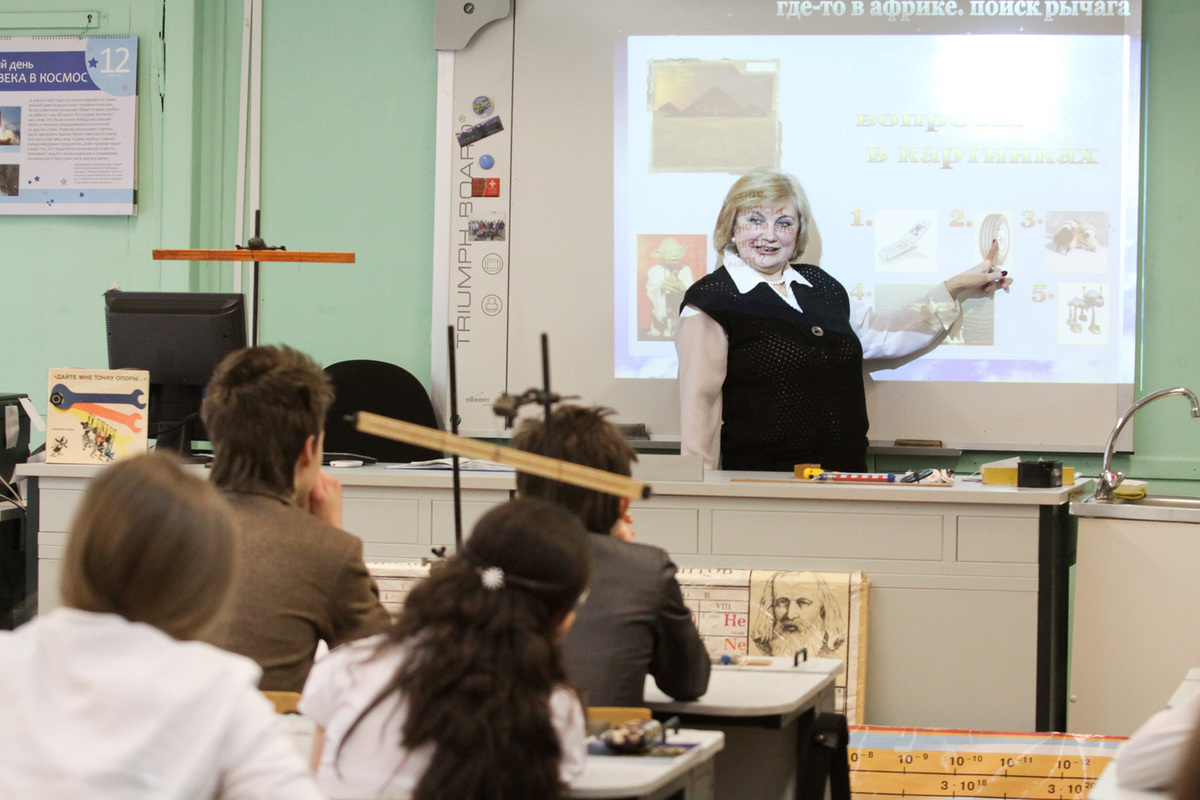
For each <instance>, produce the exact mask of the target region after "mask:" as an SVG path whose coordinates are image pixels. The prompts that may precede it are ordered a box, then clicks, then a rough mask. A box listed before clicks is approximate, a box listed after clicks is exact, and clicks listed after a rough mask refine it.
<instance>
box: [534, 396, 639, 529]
mask: <svg viewBox="0 0 1200 800" xmlns="http://www.w3.org/2000/svg"><path fill="white" fill-rule="evenodd" d="M610 414H612V411H611V410H609V409H606V408H600V407H593V408H584V407H583V406H573V405H560V406H559V407H558V408H556V409H555V410H554V414H553V416H552V417H551V420H552V421H551V430H550V433H551V440H552V442H551V443H552V452H551V453H547V452H546V426H545V424H544V422H543V420H542V419H541V418H534V417H530V418H528V419H526V420H525V421H524V422H523V423H522V424H521V426H520V428H518V429H517V433H516V435H515V436H513V439H512V446H513V447H515V448H517V449H518V450H524V451H526V452H529V453H538V454H539V455H552V456H553V457H554V458H558V459H562V460H563V461H570V462H571V463H573V464H582V465H583V466H585V467H594V468H596V469H602V470H605V471H607V472H615V473H616V474H618V475H629V474H630V464H632V463H633V462H634V461H637V454H636V453H635V452H634V451H633V448H632V447H630V446H629V443H628V442H626V441H625V437H623V436H622V435H621V432H620V431H618V430H617V429H616V428H615V427H613V425H612V423H610V422H609V421H608V420H607V419H605V417H607V416H609V415H610ZM517 491H518V492H520V493H521V495H522V496H523V497H543V498H546V499H550V500H553V501H554V502H556V503H558V504H559V505H561V506H563V507H564V508H566V509H568V510H570V511H571V512H573V513H574V514H575V515H576V516H578V517H579V518H580V520H582V521H583V524H584V526H586V527H587V529H588V530H589V531H594V532H596V533H608V532H609V530H610V529H611V528H612V526H613V525H614V524H615V523H616V521H617V519H618V518H619V517H620V516H621V498H619V497H617V496H615V495H611V494H606V493H604V492H598V491H595V490H594V489H585V488H583V487H581V486H573V485H571V484H566V483H559V482H554V481H550V480H548V479H546V478H542V477H539V476H537V475H530V474H528V473H524V472H518V473H517Z"/></svg>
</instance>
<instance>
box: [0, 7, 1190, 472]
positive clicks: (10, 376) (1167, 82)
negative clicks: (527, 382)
mask: <svg viewBox="0 0 1200 800" xmlns="http://www.w3.org/2000/svg"><path fill="white" fill-rule="evenodd" d="M76 5H77V4H75V3H71V2H68V0H5V2H4V4H3V6H2V8H0V28H3V30H2V31H0V33H3V35H9V36H28V35H70V34H73V33H78V31H66V30H62V29H53V28H37V29H15V28H4V27H3V26H4V18H5V15H6V13H7V12H26V13H29V12H36V13H40V14H44V15H46V16H45V19H46V20H48V22H47V23H46V24H52V22H51V20H52V19H53V14H54V13H55V12H63V11H74V10H77V8H76ZM263 6H264V8H263V25H262V27H263V64H262V72H263V101H262V138H263V157H262V208H263V220H262V224H263V235H264V238H265V239H266V240H267V243H268V244H284V245H286V246H287V247H288V249H291V250H301V249H303V250H349V251H353V252H355V254H356V263H355V264H353V265H311V264H309V265H292V264H267V265H265V267H264V269H263V274H262V283H261V312H262V317H261V328H260V330H261V339H262V341H263V342H267V343H279V342H286V343H288V344H291V345H293V346H295V347H298V348H300V349H302V350H305V351H307V352H309V353H311V354H313V356H314V357H315V358H316V359H317V360H318V361H319V362H321V363H323V364H328V363H332V362H334V361H338V360H342V359H345V358H378V359H382V360H386V361H392V362H395V363H398V364H401V365H403V366H405V367H407V368H408V369H409V370H410V371H411V372H413V373H414V374H415V375H416V376H417V377H418V378H419V379H420V380H421V381H422V382H423V383H424V384H425V385H426V386H429V384H430V379H431V375H430V369H431V368H430V348H431V345H430V329H431V325H432V259H433V243H432V238H431V230H432V224H433V188H434V144H435V142H434V111H435V104H436V89H437V86H436V83H437V73H436V63H437V59H436V53H435V52H434V50H433V48H432V33H433V8H434V0H355V2H353V3H330V2H327V1H325V0H320V1H318V0H286V2H285V0H264V3H263ZM89 8H95V9H97V10H99V11H100V12H101V21H102V26H103V27H101V28H100V29H98V30H95V31H92V32H93V33H98V34H112V35H136V36H138V37H139V43H140V53H141V57H140V63H139V76H138V78H139V121H138V137H139V153H138V168H139V197H138V199H139V213H138V215H137V216H134V217H113V218H106V217H57V218H50V217H24V216H4V217H0V243H2V249H0V252H2V253H3V255H4V266H3V267H2V268H0V275H2V276H3V298H4V300H3V304H4V305H3V309H4V310H3V316H2V319H3V320H4V323H5V327H4V330H5V331H6V333H7V335H8V347H6V348H5V350H4V355H3V356H2V357H0V391H3V392H25V393H27V394H29V395H30V397H31V398H32V400H33V403H34V405H35V406H36V407H37V408H38V409H40V410H44V408H45V403H46V371H47V369H49V368H50V367H66V366H77V367H104V366H106V356H105V352H104V334H103V329H104V322H103V312H102V301H101V295H102V293H103V292H104V291H105V290H106V289H107V288H109V286H111V285H112V284H118V285H120V286H121V287H122V288H125V289H137V290H156V289H167V290H195V291H222V290H229V289H230V288H231V287H232V286H233V278H232V276H233V268H232V266H230V265H215V264H186V263H180V262H155V261H153V260H152V259H151V250H153V249H155V248H184V247H205V248H208V247H228V246H230V245H232V244H233V243H234V223H233V219H234V215H235V208H236V204H235V189H236V177H237V176H236V163H237V149H238V147H237V145H238V142H237V125H238V94H239V93H238V88H239V79H240V69H241V67H240V59H241V31H242V11H243V2H242V0H171V2H169V3H165V4H164V2H163V0H126V2H116V1H114V0H97V2H94V3H92V4H91V5H90V6H89ZM1143 30H1144V39H1145V59H1144V63H1145V74H1144V82H1145V93H1144V116H1145V124H1144V140H1143V146H1144V153H1145V156H1144V169H1143V178H1144V191H1143V207H1144V208H1143V218H1144V223H1143V225H1144V227H1143V275H1142V298H1143V308H1142V311H1141V335H1140V339H1139V341H1140V347H1139V349H1138V358H1139V366H1138V385H1137V388H1136V393H1137V396H1141V395H1143V394H1145V393H1147V392H1149V391H1152V390H1155V389H1159V388H1164V387H1167V386H1177V385H1184V386H1190V387H1192V388H1195V389H1197V390H1200V359H1197V358H1196V357H1195V355H1194V354H1195V352H1196V349H1197V348H1196V344H1195V343H1194V342H1193V341H1192V339H1193V337H1195V336H1196V335H1197V334H1200V319H1198V318H1197V315H1196V314H1195V313H1194V308H1195V306H1196V302H1197V301H1196V298H1198V297H1200V271H1197V270H1196V269H1195V268H1194V267H1193V266H1192V264H1191V258H1192V257H1193V254H1195V253H1196V252H1198V251H1200V226H1197V225H1196V224H1195V223H1194V222H1193V221H1192V219H1191V210H1192V208H1193V207H1194V200H1193V197H1194V187H1195V186H1197V185H1200V155H1197V153H1196V151H1195V149H1194V142H1195V127H1194V122H1193V118H1194V116H1195V113H1196V109H1197V108H1200V50H1197V49H1196V48H1195V46H1194V42H1193V37H1192V34H1193V33H1194V32H1195V31H1196V30H1200V3H1196V2H1195V0H1144V24H1143ZM1047 79H1048V80H1052V79H1053V78H1052V76H1048V77H1047ZM247 231H249V227H247ZM247 235H248V233H247ZM1015 277H1016V278H1017V283H1016V285H1015V286H1014V288H1013V292H1014V294H1015V295H1016V296H1019V293H1020V292H1022V291H1024V290H1026V289H1028V288H1029V287H1024V286H1022V285H1021V283H1020V275H1019V273H1018V274H1016V275H1015ZM979 413H981V414H997V415H1003V414H1004V413H1005V409H1002V408H996V409H980V410H979ZM1045 413H1047V414H1070V413H1071V409H1069V408H1067V409H1064V408H1049V409H1046V412H1045ZM1011 424H1012V425H1013V426H1019V425H1020V424H1021V423H1020V420H1019V419H1014V420H1012V421H1011ZM38 441H40V439H39V440H38ZM1135 447H1136V450H1137V452H1136V454H1135V455H1133V456H1122V457H1119V458H1118V460H1117V466H1118V467H1120V468H1123V469H1125V470H1126V471H1127V472H1128V473H1129V474H1131V475H1136V476H1138V477H1143V478H1150V479H1155V481H1156V485H1158V484H1159V482H1161V484H1162V485H1163V486H1169V487H1171V489H1172V490H1176V491H1182V492H1187V493H1200V421H1196V422H1193V421H1191V420H1190V419H1189V418H1188V416H1187V414H1186V412H1185V407H1184V403H1183V401H1182V400H1176V399H1169V400H1165V401H1163V402H1161V403H1157V404H1155V405H1152V406H1150V407H1148V408H1147V409H1146V410H1145V411H1143V412H1141V413H1140V414H1139V417H1138V421H1137V426H1136V432H1135ZM1001 455H1003V454H996V453H967V454H964V456H963V457H961V458H959V459H948V460H945V461H946V463H941V464H932V465H935V466H952V467H955V468H957V469H959V470H960V471H964V472H971V471H973V470H974V469H975V468H976V467H977V466H978V464H980V463H982V462H984V461H989V460H992V459H993V458H998V457H1000V456H1001ZM1050 455H1052V456H1053V457H1056V458H1061V459H1063V460H1064V461H1066V462H1067V463H1069V464H1073V465H1075V466H1076V468H1077V469H1079V470H1080V471H1081V472H1083V473H1084V474H1095V472H1096V471H1097V469H1098V465H1099V458H1098V457H1097V456H1095V455H1080V454H1058V455H1054V454H1050ZM900 465H901V464H900V462H899V461H897V460H896V459H895V458H889V457H879V458H878V459H877V460H876V467H877V468H880V469H891V468H897V467H898V466H900Z"/></svg>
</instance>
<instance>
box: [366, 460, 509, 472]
mask: <svg viewBox="0 0 1200 800" xmlns="http://www.w3.org/2000/svg"><path fill="white" fill-rule="evenodd" d="M453 468H454V465H453V463H452V459H451V458H450V457H446V458H431V459H429V460H428V461H411V462H409V463H407V464H388V465H387V466H386V467H385V469H453ZM458 468H459V469H461V470H470V471H473V472H514V471H515V470H513V468H512V467H510V466H508V465H507V464H501V463H499V462H497V461H485V460H484V459H482V458H460V459H459V460H458Z"/></svg>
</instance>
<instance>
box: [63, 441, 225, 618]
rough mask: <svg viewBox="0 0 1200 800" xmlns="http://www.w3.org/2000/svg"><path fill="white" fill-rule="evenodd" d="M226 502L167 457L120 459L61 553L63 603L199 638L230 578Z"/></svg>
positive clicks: (88, 500)
mask: <svg viewBox="0 0 1200 800" xmlns="http://www.w3.org/2000/svg"><path fill="white" fill-rule="evenodd" d="M233 553H234V551H233V528H232V518H231V513H230V511H229V508H228V506H227V505H226V503H225V501H224V499H223V498H222V497H221V496H220V494H219V493H218V492H217V491H216V489H214V488H213V487H212V486H211V485H210V484H209V483H207V482H206V481H204V480H201V479H200V478H198V477H195V476H192V475H188V474H186V473H185V472H184V471H183V469H182V467H181V466H180V465H179V463H178V462H177V461H175V460H174V459H172V458H170V457H169V456H165V455H144V456H136V457H134V458H130V459H127V460H123V461H118V462H117V463H115V464H113V465H112V466H110V467H107V468H105V470H104V471H103V472H102V473H101V474H100V476H99V477H97V478H96V479H95V480H94V481H92V483H91V485H90V486H89V487H88V490H87V492H86V493H85V494H84V496H83V500H82V502H81V503H80V506H79V510H78V512H76V514H75V519H74V521H73V522H72V523H71V530H70V535H69V536H68V538H67V549H66V553H65V555H64V556H63V567H62V587H61V590H62V597H63V602H64V604H65V605H67V606H70V607H72V608H78V609H82V610H84V611H95V612H101V613H112V614H119V615H121V616H122V617H125V618H126V619H129V620H132V621H134V622H145V623H148V624H150V625H153V626H154V627H156V628H159V629H160V630H162V631H165V632H166V633H168V634H170V635H171V636H174V637H176V638H178V639H191V638H196V637H197V636H198V635H199V634H200V633H201V632H202V631H203V629H204V627H205V626H206V625H207V624H208V623H210V622H211V621H212V620H213V618H214V617H216V615H217V613H218V612H219V611H220V609H221V605H222V604H223V602H224V600H225V596H226V595H227V594H228V590H229V586H230V583H231V581H232V577H233V567H234V555H233Z"/></svg>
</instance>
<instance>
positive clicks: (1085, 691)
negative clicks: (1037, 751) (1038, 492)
mask: <svg viewBox="0 0 1200 800" xmlns="http://www.w3.org/2000/svg"><path fill="white" fill-rule="evenodd" d="M1075 570H1076V573H1075V604H1074V615H1073V628H1072V644H1071V681H1070V690H1069V691H1070V702H1069V704H1068V707H1067V723H1068V730H1070V731H1071V732H1073V733H1096V734H1108V735H1111V736H1128V735H1129V734H1131V733H1133V731H1134V730H1135V729H1136V728H1137V727H1138V726H1139V725H1140V724H1141V723H1142V722H1144V721H1145V720H1146V718H1147V717H1149V716H1150V715H1151V714H1152V713H1154V712H1155V711H1158V710H1160V709H1162V708H1164V707H1165V701H1166V698H1168V697H1170V696H1171V692H1173V691H1174V690H1175V687H1176V686H1177V685H1178V684H1179V676H1180V675H1183V674H1185V673H1187V671H1188V669H1189V668H1190V667H1194V666H1196V665H1200V636H1198V635H1197V634H1196V622H1197V612H1200V525H1198V524H1192V523H1187V522H1148V521H1140V520H1122V519H1086V518H1085V519H1080V520H1079V543H1078V555H1077V561H1076V567H1075Z"/></svg>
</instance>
